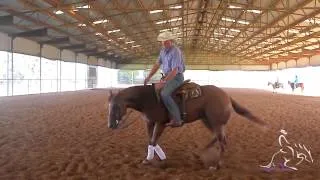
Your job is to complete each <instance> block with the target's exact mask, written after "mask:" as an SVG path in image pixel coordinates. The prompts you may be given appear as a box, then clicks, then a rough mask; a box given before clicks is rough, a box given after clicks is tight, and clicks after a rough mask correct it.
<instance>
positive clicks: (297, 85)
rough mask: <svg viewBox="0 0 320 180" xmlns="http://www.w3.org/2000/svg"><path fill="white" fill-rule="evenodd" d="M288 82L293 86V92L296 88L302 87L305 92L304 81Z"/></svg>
mask: <svg viewBox="0 0 320 180" xmlns="http://www.w3.org/2000/svg"><path fill="white" fill-rule="evenodd" d="M288 84H289V85H290V87H291V90H292V92H294V90H295V89H296V88H299V87H300V88H301V92H302V93H303V90H304V84H303V83H296V84H295V83H294V82H291V81H288Z"/></svg>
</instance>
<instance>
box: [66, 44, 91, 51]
mask: <svg viewBox="0 0 320 180" xmlns="http://www.w3.org/2000/svg"><path fill="white" fill-rule="evenodd" d="M60 48H61V49H69V50H72V49H84V48H86V45H85V44H75V45H71V46H63V47H60Z"/></svg>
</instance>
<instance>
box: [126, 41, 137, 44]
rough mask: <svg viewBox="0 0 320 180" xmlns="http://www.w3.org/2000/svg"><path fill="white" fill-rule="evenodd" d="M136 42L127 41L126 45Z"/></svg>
mask: <svg viewBox="0 0 320 180" xmlns="http://www.w3.org/2000/svg"><path fill="white" fill-rule="evenodd" d="M134 42H135V41H127V42H126V44H131V43H134Z"/></svg>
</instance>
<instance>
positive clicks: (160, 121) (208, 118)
mask: <svg viewBox="0 0 320 180" xmlns="http://www.w3.org/2000/svg"><path fill="white" fill-rule="evenodd" d="M188 84H189V83H185V84H183V85H181V86H180V87H179V88H178V89H177V90H176V91H175V92H173V94H172V97H173V98H174V99H175V101H176V102H177V103H178V104H179V105H181V103H182V99H181V98H180V97H179V96H178V95H177V92H178V91H179V89H181V88H183V87H184V86H186V85H188ZM194 84H195V83H194ZM155 85H156V84H152V85H145V86H143V85H142V86H132V87H128V88H125V89H123V90H121V91H120V92H118V93H117V94H116V95H114V94H112V92H111V93H110V95H109V117H108V118H109V120H108V127H109V128H112V129H117V128H119V127H121V126H122V125H123V124H125V123H124V122H125V120H124V119H125V118H124V116H125V115H126V109H127V108H132V109H134V110H136V111H139V112H141V113H142V114H143V117H144V119H145V120H146V124H147V131H148V136H149V145H148V148H147V149H148V155H147V157H146V159H145V160H144V161H143V163H144V164H149V163H151V160H152V159H153V158H154V155H155V153H156V155H158V156H159V158H160V160H165V159H166V155H165V153H164V152H163V150H162V149H161V147H160V146H159V145H158V144H157V141H158V139H159V137H160V136H161V134H162V132H163V131H164V129H165V128H166V126H165V124H166V123H167V122H169V114H168V111H167V110H166V108H165V106H164V105H163V103H162V102H161V101H160V102H159V99H158V96H157V93H156V91H155ZM198 88H199V89H201V95H200V96H198V97H196V98H189V99H187V100H185V110H186V111H185V112H186V116H185V117H186V118H185V119H184V123H191V122H194V121H196V120H199V119H201V120H202V122H203V123H204V125H205V126H206V127H207V128H208V129H209V130H210V131H211V132H212V133H216V136H215V137H214V138H213V139H212V141H211V142H210V143H209V144H208V145H207V146H206V148H205V149H207V148H210V147H212V146H213V145H214V144H215V143H216V142H217V141H218V143H219V147H220V148H219V149H220V155H219V157H218V158H219V161H220V160H221V155H222V153H223V152H224V146H225V145H226V138H225V133H224V126H225V125H226V124H227V122H228V120H229V118H230V115H231V113H232V110H233V109H234V110H235V112H237V113H238V114H240V115H241V116H244V117H246V118H247V119H249V120H250V121H252V122H255V123H257V124H258V125H260V127H262V128H263V130H266V129H267V124H266V123H265V122H264V121H262V120H260V119H259V118H258V117H256V116H255V115H253V114H252V113H251V112H250V111H249V110H248V109H246V108H245V107H243V106H241V105H240V104H239V103H237V102H236V101H235V100H234V99H232V98H231V97H230V96H229V95H228V94H227V93H226V92H224V91H223V90H222V89H220V88H218V87H216V86H214V85H206V86H199V85H198ZM213 168H219V164H217V167H213Z"/></svg>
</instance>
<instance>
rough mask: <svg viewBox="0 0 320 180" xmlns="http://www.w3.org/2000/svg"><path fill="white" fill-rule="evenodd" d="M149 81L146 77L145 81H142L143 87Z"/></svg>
mask: <svg viewBox="0 0 320 180" xmlns="http://www.w3.org/2000/svg"><path fill="white" fill-rule="evenodd" d="M149 81H150V78H149V77H147V78H146V79H144V82H143V85H147V83H148V82H149Z"/></svg>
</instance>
